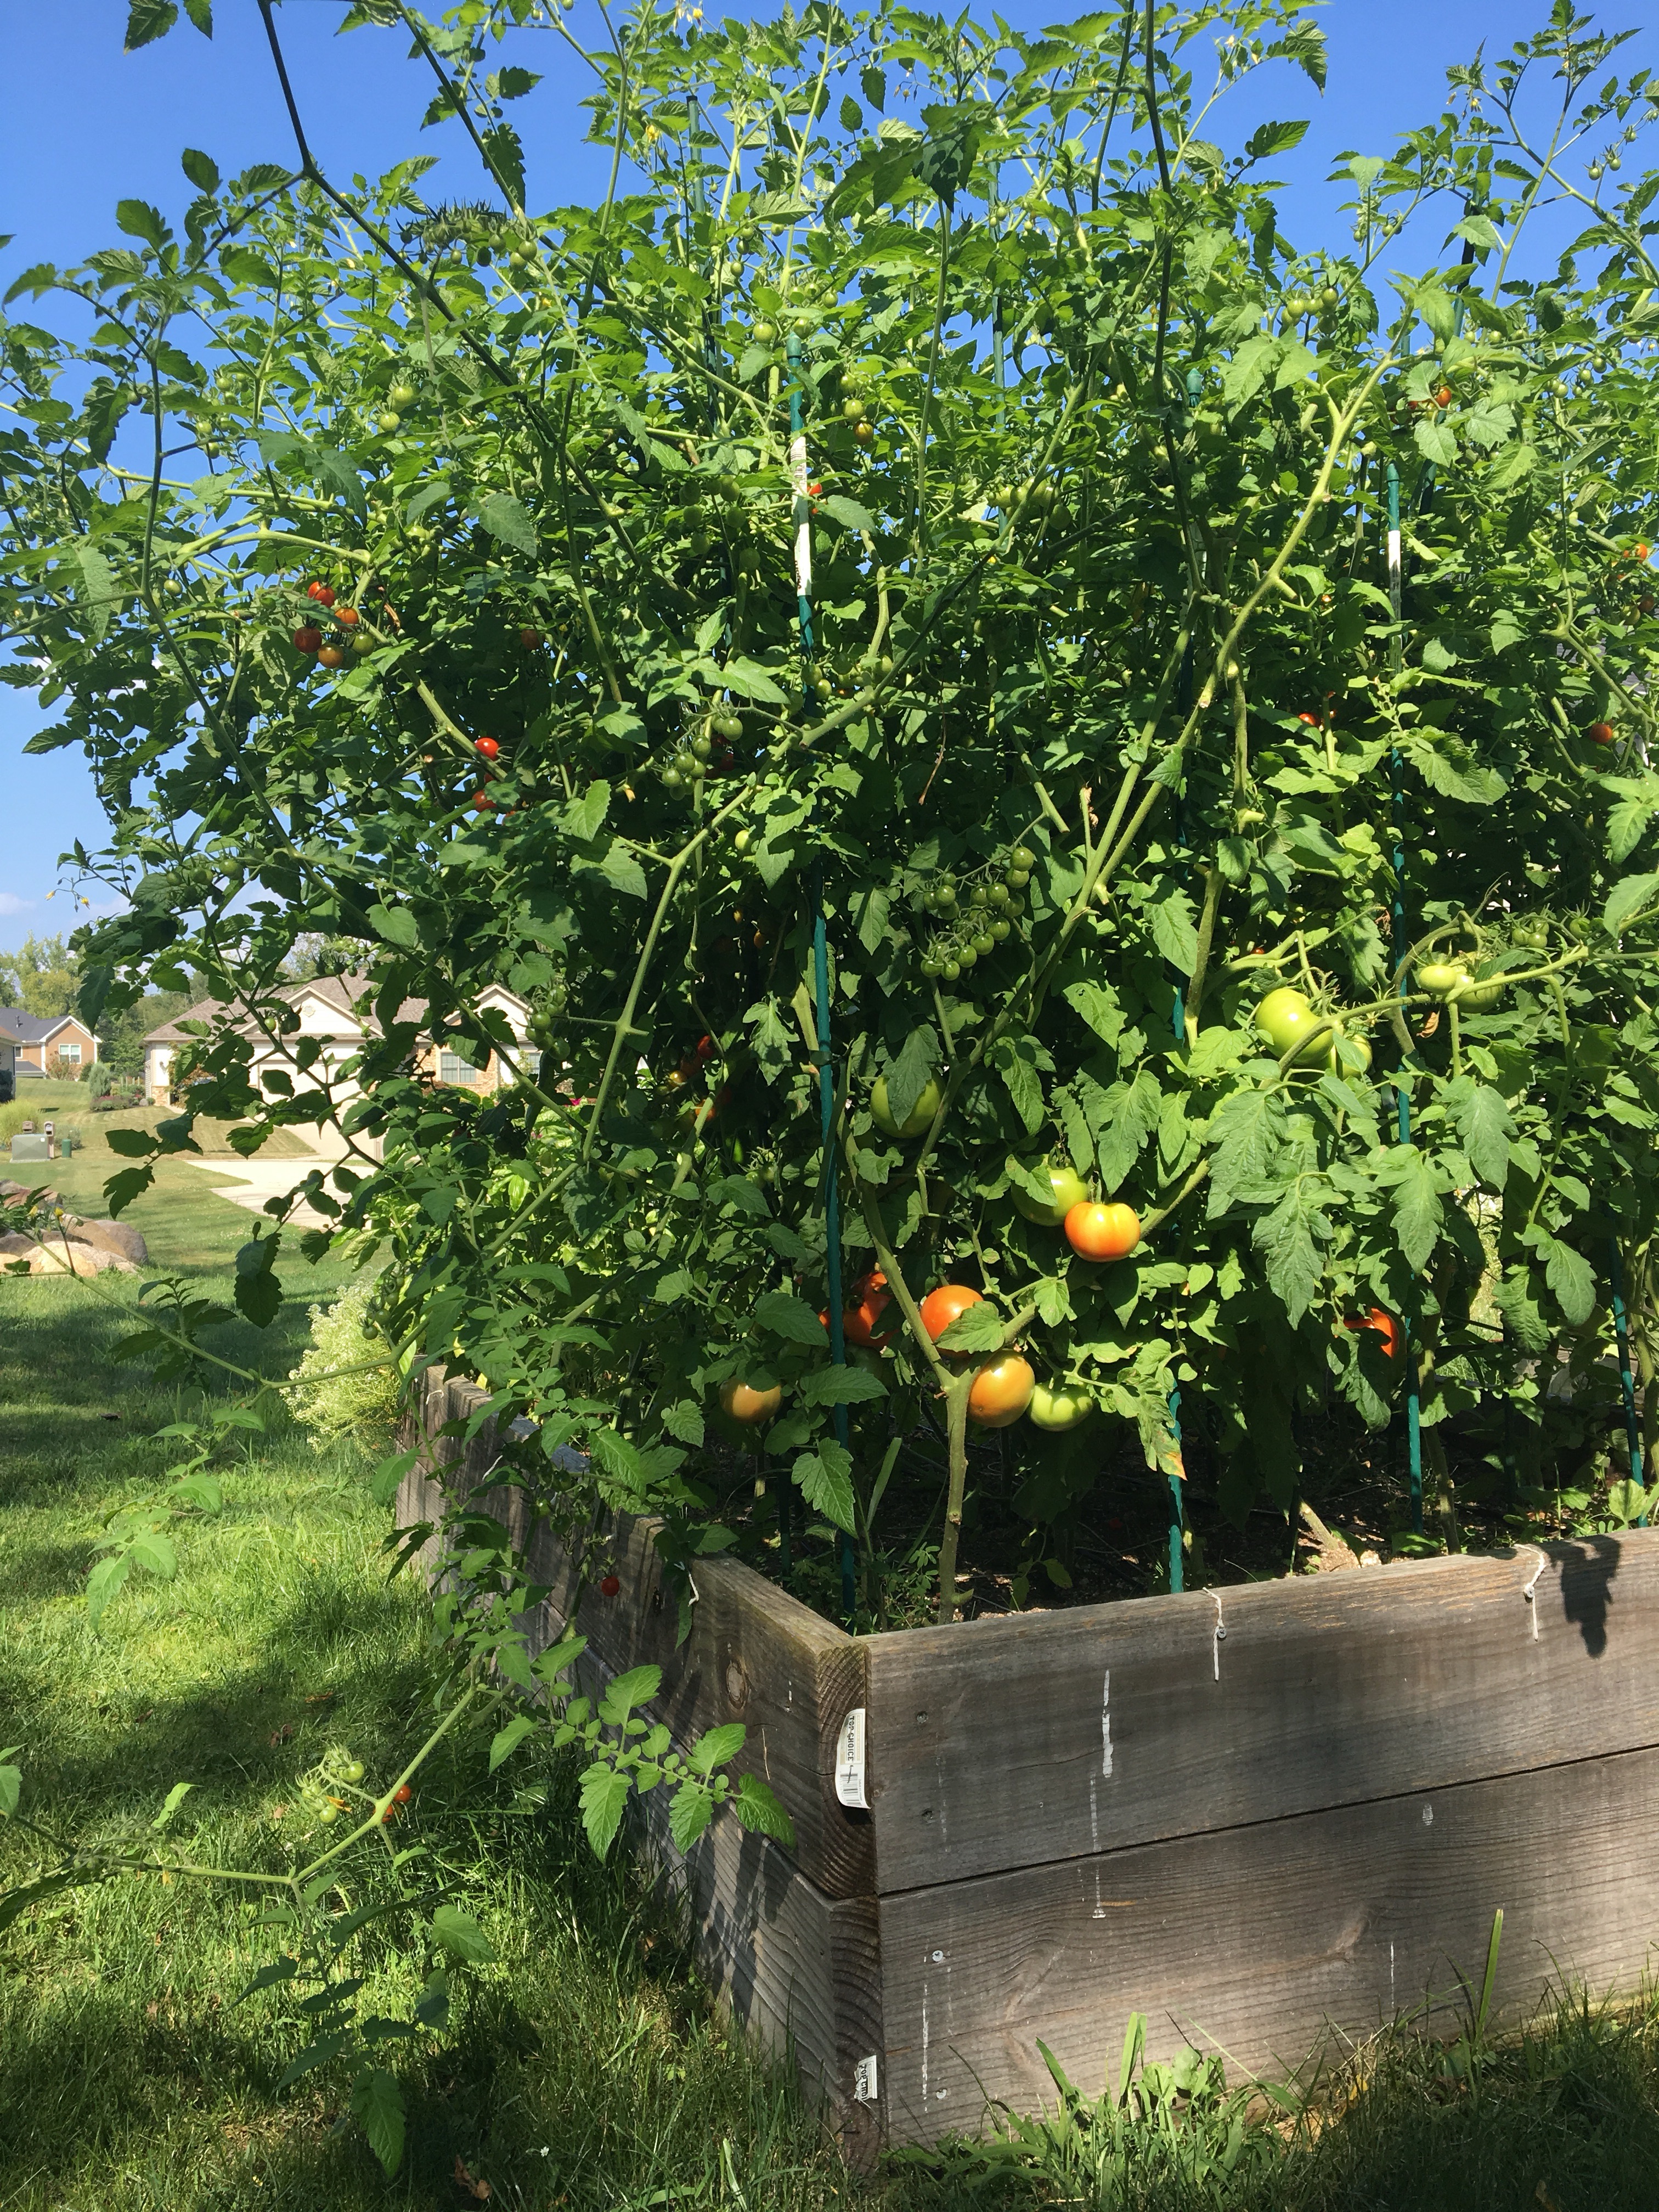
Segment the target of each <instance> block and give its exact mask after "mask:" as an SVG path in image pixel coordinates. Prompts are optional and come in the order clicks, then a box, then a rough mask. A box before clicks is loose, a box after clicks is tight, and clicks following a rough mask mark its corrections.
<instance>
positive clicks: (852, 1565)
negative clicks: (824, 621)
mask: <svg viewBox="0 0 1659 2212" xmlns="http://www.w3.org/2000/svg"><path fill="white" fill-rule="evenodd" d="M785 350H786V354H787V359H788V362H789V480H790V483H791V484H792V486H793V490H794V501H793V520H794V525H795V613H796V618H797V620H798V622H799V625H800V654H801V689H802V690H803V692H804V691H805V689H806V686H807V684H809V683H810V682H811V669H812V653H813V641H812V503H811V500H810V499H809V498H808V496H807V491H806V429H805V423H804V422H803V421H802V419H801V406H800V392H801V378H800V340H799V338H798V337H796V336H795V334H794V332H793V331H791V332H790V334H789V338H788V343H787V347H786V349H785ZM812 979H813V983H814V986H815V989H814V994H813V995H814V997H815V999H816V1000H817V1006H816V1008H815V1014H816V1020H817V1038H818V1049H817V1062H818V1123H819V1128H820V1131H821V1133H822V1136H823V1242H824V1256H825V1272H826V1273H827V1275H828V1277H829V1357H830V1358H831V1359H832V1360H833V1361H834V1363H835V1364H836V1366H837V1367H845V1366H846V1364H847V1339H846V1334H845V1332H844V1330H843V1328H842V1305H843V1304H844V1300H843V1298H842V1282H841V1177H840V1175H839V1173H838V1172H837V1164H836V1155H835V1150H834V1147H833V1146H832V1145H831V1143H830V1132H831V1130H832V1128H833V1127H834V1126H835V1119H836V1078H835V1062H834V1059H833V1056H832V1051H831V1044H830V1032H829V937H828V933H827V932H826V930H825V927H824V921H823V861H822V860H819V861H817V862H816V863H815V864H814V866H813V869H812ZM830 1419H831V1420H832V1422H833V1423H834V1425H835V1431H836V1443H838V1444H840V1446H841V1447H842V1450H843V1451H848V1452H850V1449H851V1445H850V1443H849V1439H848V1423H847V1408H846V1407H845V1406H835V1407H831V1409H830ZM840 1533H841V1600H842V1610H843V1611H844V1612H845V1613H846V1615H847V1622H848V1626H849V1627H850V1626H852V1623H853V1615H854V1609H855V1607H856V1606H857V1603H858V1563H857V1561H856V1559H854V1553H853V1540H852V1538H851V1536H849V1535H848V1533H847V1531H846V1530H845V1529H844V1528H843V1529H842V1531H841V1532H840Z"/></svg>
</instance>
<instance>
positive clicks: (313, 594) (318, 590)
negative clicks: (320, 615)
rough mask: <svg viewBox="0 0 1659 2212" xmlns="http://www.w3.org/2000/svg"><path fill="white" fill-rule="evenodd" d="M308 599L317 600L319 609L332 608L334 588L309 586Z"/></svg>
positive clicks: (329, 586) (318, 585)
mask: <svg viewBox="0 0 1659 2212" xmlns="http://www.w3.org/2000/svg"><path fill="white" fill-rule="evenodd" d="M306 597H307V599H315V600H316V602H317V604H318V605H319V607H331V606H332V605H333V604H334V586H333V585H332V584H307V586H306Z"/></svg>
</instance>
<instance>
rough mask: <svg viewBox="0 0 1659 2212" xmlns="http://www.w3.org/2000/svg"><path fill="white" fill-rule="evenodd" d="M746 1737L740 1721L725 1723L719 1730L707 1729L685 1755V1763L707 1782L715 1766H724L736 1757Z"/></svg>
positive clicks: (746, 1731)
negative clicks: (727, 1761)
mask: <svg viewBox="0 0 1659 2212" xmlns="http://www.w3.org/2000/svg"><path fill="white" fill-rule="evenodd" d="M748 1735H749V1731H748V1729H746V1728H744V1725H743V1723H742V1722H741V1721H726V1722H724V1723H722V1724H721V1726H720V1727H719V1728H712V1729H705V1730H704V1732H703V1733H702V1735H700V1736H699V1737H698V1738H697V1741H696V1743H695V1744H694V1745H693V1746H692V1747H691V1749H690V1752H689V1753H687V1756H686V1762H685V1763H686V1765H688V1766H689V1767H690V1769H691V1771H692V1772H693V1773H694V1774H700V1775H702V1777H703V1778H704V1779H705V1780H707V1778H708V1776H709V1775H711V1774H712V1773H713V1772H714V1769H715V1768H716V1767H717V1766H724V1765H725V1764H726V1760H727V1759H735V1758H736V1757H737V1755H738V1753H739V1752H740V1751H741V1750H742V1749H743V1747H744V1743H745V1741H747V1739H748Z"/></svg>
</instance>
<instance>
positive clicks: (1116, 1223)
mask: <svg viewBox="0 0 1659 2212" xmlns="http://www.w3.org/2000/svg"><path fill="white" fill-rule="evenodd" d="M1066 1242H1067V1243H1069V1244H1070V1245H1071V1248H1072V1249H1073V1251H1074V1252H1080V1253H1081V1254H1082V1255H1083V1256H1084V1258H1085V1260H1121V1259H1124V1258H1127V1255H1128V1254H1130V1253H1131V1252H1133V1250H1134V1249H1135V1246H1136V1245H1137V1244H1139V1242H1140V1216H1139V1214H1138V1213H1137V1212H1135V1210H1134V1208H1133V1206H1102V1205H1100V1204H1098V1203H1097V1202H1095V1203H1089V1202H1085V1204H1084V1205H1082V1206H1073V1208H1072V1210H1071V1212H1069V1213H1068V1214H1067V1215H1066Z"/></svg>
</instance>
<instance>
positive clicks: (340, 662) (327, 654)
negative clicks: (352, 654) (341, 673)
mask: <svg viewBox="0 0 1659 2212" xmlns="http://www.w3.org/2000/svg"><path fill="white" fill-rule="evenodd" d="M317 658H318V659H319V661H320V662H321V664H322V665H323V666H324V667H325V668H341V667H343V666H344V665H345V655H344V653H342V652H341V650H340V648H339V647H338V646H337V645H324V646H319V647H318V649H317Z"/></svg>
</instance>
